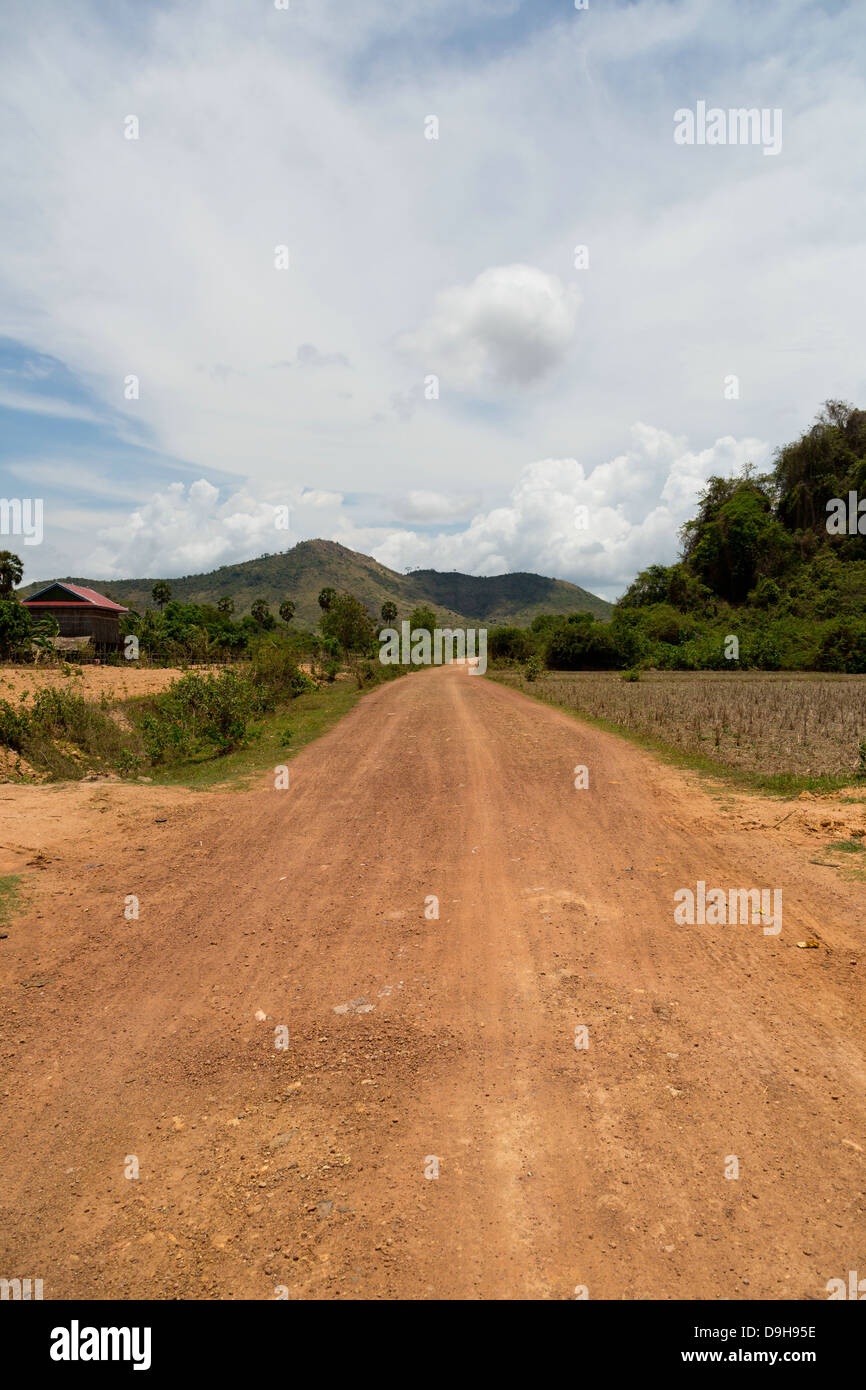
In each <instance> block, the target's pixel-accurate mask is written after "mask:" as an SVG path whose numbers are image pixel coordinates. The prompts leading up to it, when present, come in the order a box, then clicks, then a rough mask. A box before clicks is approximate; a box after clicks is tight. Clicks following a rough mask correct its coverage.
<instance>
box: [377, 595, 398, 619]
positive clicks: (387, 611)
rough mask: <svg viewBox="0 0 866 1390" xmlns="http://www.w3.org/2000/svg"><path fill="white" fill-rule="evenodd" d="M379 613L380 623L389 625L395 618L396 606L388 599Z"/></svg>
mask: <svg viewBox="0 0 866 1390" xmlns="http://www.w3.org/2000/svg"><path fill="white" fill-rule="evenodd" d="M379 612H380V613H381V614H382V622H383V623H385V624H386V625H390V624H391V623H393V622H394V621H395V619H396V617H397V605H396V603H392V602H391V600H390V599H386V600H385V602H384V603H383V604H382V607H381V608H380V610H379Z"/></svg>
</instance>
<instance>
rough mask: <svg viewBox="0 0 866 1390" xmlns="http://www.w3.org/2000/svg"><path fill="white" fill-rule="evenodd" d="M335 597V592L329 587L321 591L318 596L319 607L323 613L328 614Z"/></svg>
mask: <svg viewBox="0 0 866 1390" xmlns="http://www.w3.org/2000/svg"><path fill="white" fill-rule="evenodd" d="M336 597H337V590H336V589H332V588H331V587H330V585H329V586H328V587H327V588H325V589H323V590H322V592H321V593H320V594H319V607H320V608H321V610H322V612H323V613H327V612H328V610H329V608H330V607H331V605H332V604H333V602H334V600H335V599H336Z"/></svg>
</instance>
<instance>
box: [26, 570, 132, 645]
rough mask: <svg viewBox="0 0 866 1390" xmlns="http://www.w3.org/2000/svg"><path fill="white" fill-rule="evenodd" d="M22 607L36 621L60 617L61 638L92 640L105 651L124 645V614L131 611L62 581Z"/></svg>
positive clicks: (92, 592) (100, 595) (50, 585)
mask: <svg viewBox="0 0 866 1390" xmlns="http://www.w3.org/2000/svg"><path fill="white" fill-rule="evenodd" d="M22 606H23V607H24V608H26V609H27V612H28V613H29V614H30V616H31V617H32V618H33V621H34V622H38V621H39V619H40V618H49V617H50V618H56V619H57V623H58V626H59V628H60V634H59V635H60V636H61V637H80V638H81V639H82V641H85V640H86V639H87V638H88V637H89V638H90V639H91V641H92V642H93V645H94V647H96V648H98V649H99V650H101V651H106V650H111V651H113V650H115V649H116V648H117V647H119V646H120V645H121V636H120V629H119V623H120V615H121V613H128V612H129V609H127V608H123V607H122V606H121V604H119V603H114V602H113V601H112V600H111V599H110V598H106V597H105V595H104V594H98V593H97V592H96V590H95V589H85V588H84V587H83V585H81V584H67V583H65V582H64V583H61V582H60V581H59V580H58V581H57V583H55V584H48V585H46V587H45V588H44V589H39V590H37V592H36V593H35V594H31V595H30V597H29V598H25V599H22Z"/></svg>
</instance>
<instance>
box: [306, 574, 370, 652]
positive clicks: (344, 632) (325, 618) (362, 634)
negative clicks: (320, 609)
mask: <svg viewBox="0 0 866 1390" xmlns="http://www.w3.org/2000/svg"><path fill="white" fill-rule="evenodd" d="M319 627H320V628H321V629H322V632H323V633H324V634H325V636H326V637H334V638H336V640H337V641H338V642H339V644H340V646H341V648H342V650H343V655H344V657H345V658H346V660H347V661H348V659H349V653H350V652H352V651H363V652H366V651H370V650H371V649H372V646H373V642H374V640H375V630H374V627H373V620H372V618H371V617H370V614H369V613H368V612H367V610H366V608H365V607H364V605H363V603H362V602H361V600H360V599H359V598H356V597H355V595H354V594H350V593H349V591H348V590H346V591H345V592H344V593H342V594H337V595H336V596H335V598H334V601H333V603H331V605H330V606H329V608H328V609H327V610H326V611H325V612H324V613H323V614H322V616H321V618H320V619H319Z"/></svg>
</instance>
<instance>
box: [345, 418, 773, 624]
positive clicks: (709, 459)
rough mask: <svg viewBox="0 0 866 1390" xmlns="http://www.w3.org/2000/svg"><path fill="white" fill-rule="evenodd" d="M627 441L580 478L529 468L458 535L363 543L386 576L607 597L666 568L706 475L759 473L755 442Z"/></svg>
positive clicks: (659, 435) (642, 429)
mask: <svg viewBox="0 0 866 1390" xmlns="http://www.w3.org/2000/svg"><path fill="white" fill-rule="evenodd" d="M631 433H632V445H631V447H630V448H629V449H628V450H627V451H626V452H625V453H623V454H620V455H618V456H617V457H616V458H614V459H612V460H611V461H610V462H609V463H605V464H600V465H599V466H598V467H596V468H594V469H592V470H591V471H590V472H588V473H587V472H586V471H585V470H584V468H583V467H582V465H581V464H580V463H578V462H577V460H576V459H573V458H567V459H540V460H538V461H536V462H535V463H530V464H529V465H528V466H527V467H526V468H524V470H523V471H522V473H521V475H520V477H519V479H518V481H517V483H516V485H515V487H514V488H513V489H512V492H511V495H510V497H509V499H508V502H507V503H506V504H505V505H504V506H500V507H494V508H492V509H491V510H490V511H487V512H480V513H478V515H476V516H475V517H473V518H472V520H471V522H470V523H469V525H468V526H467V527H466V528H465V529H464V530H462V531H458V532H453V533H450V534H446V533H441V534H439V535H433V536H431V535H424V534H420V533H418V532H414V531H406V530H401V531H394V532H392V533H390V534H388V535H385V536H382V535H381V534H380V535H379V536H373V535H372V534H369V533H368V536H367V543H368V544H370V545H371V553H372V554H373V555H374V556H375V558H376V559H377V560H379V561H380V563H382V564H384V565H388V566H389V567H390V568H392V569H396V570H402V569H404V568H406V567H407V566H409V565H412V566H421V567H422V568H428V567H429V568H434V569H442V570H451V569H457V570H462V571H464V572H466V573H469V574H480V575H490V574H501V573H504V572H508V571H512V570H529V571H531V572H533V573H536V574H545V575H549V576H551V577H553V578H559V579H570V580H571V581H572V582H573V583H577V584H580V585H581V586H582V587H583V588H587V589H591V590H593V591H594V592H597V593H600V594H602V596H604V597H615V596H616V595H617V594H618V593H620V592H621V591H622V589H623V588H624V587H625V586H626V585H627V584H628V583H629V582H630V581H631V579H632V578H633V577H634V575H635V573H636V572H637V570H639V569H643V568H644V567H645V566H647V565H649V564H653V563H656V562H661V563H671V562H672V561H673V560H674V558H675V555H676V549H677V545H676V537H677V533H678V531H679V528H680V526H681V525H682V524H683V522H684V521H686V520H687V519H688V518H689V517H690V516H691V515H692V514H693V512H694V508H695V503H696V501H697V498H698V494H699V493H700V491H701V488H702V487H703V484H704V483H705V482H706V480H707V478H708V477H710V475H711V474H716V473H717V474H722V475H723V476H728V475H730V474H731V473H732V472H736V471H739V470H740V469H741V468H742V466H743V465H744V464H745V463H747V462H750V461H751V462H754V463H756V464H757V465H758V466H761V465H763V464H764V463H765V462H766V460H767V456H768V448H767V445H766V444H764V443H763V442H762V441H760V440H757V439H741V440H736V439H733V438H731V437H726V438H722V439H718V440H716V442H715V444H713V445H711V446H710V447H708V448H706V449H703V450H701V451H700V452H698V453H695V452H693V451H691V450H689V449H688V448H687V447H686V441H685V440H683V439H682V438H675V437H674V436H673V435H670V434H668V433H667V432H666V431H664V430H659V429H655V428H654V427H652V426H649V425H643V424H638V425H635V426H634V427H633V429H632V431H631ZM362 539H363V538H362V536H361V535H360V534H358V533H356V540H357V541H361V540H362ZM346 543H347V544H349V543H350V542H346Z"/></svg>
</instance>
